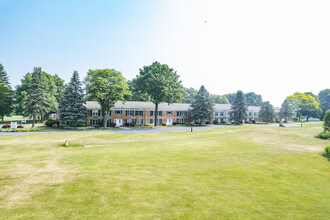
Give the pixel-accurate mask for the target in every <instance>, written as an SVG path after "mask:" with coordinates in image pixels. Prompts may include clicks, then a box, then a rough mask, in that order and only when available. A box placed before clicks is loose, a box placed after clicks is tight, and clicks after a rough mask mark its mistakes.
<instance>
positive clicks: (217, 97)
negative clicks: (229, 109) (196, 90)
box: [211, 95, 229, 104]
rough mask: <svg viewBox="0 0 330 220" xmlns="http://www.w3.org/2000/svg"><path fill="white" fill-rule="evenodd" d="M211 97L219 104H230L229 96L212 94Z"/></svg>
mask: <svg viewBox="0 0 330 220" xmlns="http://www.w3.org/2000/svg"><path fill="white" fill-rule="evenodd" d="M211 99H212V101H213V102H214V103H217V104H229V100H228V98H227V97H226V96H224V95H212V96H211Z"/></svg>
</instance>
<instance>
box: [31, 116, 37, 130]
mask: <svg viewBox="0 0 330 220" xmlns="http://www.w3.org/2000/svg"><path fill="white" fill-rule="evenodd" d="M35 120H36V116H35V115H33V121H32V128H34V123H35Z"/></svg>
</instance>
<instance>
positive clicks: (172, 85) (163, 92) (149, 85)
mask: <svg viewBox="0 0 330 220" xmlns="http://www.w3.org/2000/svg"><path fill="white" fill-rule="evenodd" d="M136 89H137V91H139V93H142V94H143V93H146V94H148V95H149V97H150V100H151V101H152V102H153V103H154V104H155V114H154V115H155V121H154V125H155V126H157V115H158V105H159V104H160V103H162V102H166V103H168V104H172V103H174V102H180V101H181V100H182V98H183V90H184V88H183V86H182V85H181V81H180V80H179V75H177V74H176V71H174V70H173V69H172V68H170V67H168V65H166V64H160V63H159V62H157V61H156V62H154V63H152V64H151V65H150V66H144V67H143V68H142V69H140V75H138V76H137V80H136Z"/></svg>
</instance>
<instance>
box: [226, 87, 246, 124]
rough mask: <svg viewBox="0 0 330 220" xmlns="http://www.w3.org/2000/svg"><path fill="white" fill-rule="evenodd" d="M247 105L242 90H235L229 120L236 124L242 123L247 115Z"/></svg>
mask: <svg viewBox="0 0 330 220" xmlns="http://www.w3.org/2000/svg"><path fill="white" fill-rule="evenodd" d="M247 110H248V105H247V104H246V101H245V97H244V94H243V92H242V91H237V93H236V96H235V99H234V101H233V103H232V104H231V107H230V112H229V115H230V117H229V118H230V120H231V121H234V122H235V123H236V124H242V123H243V121H244V120H245V119H246V117H247Z"/></svg>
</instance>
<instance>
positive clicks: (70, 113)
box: [60, 71, 87, 127]
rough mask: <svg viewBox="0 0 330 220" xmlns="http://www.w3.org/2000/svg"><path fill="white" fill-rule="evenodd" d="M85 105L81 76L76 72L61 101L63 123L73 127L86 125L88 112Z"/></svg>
mask: <svg viewBox="0 0 330 220" xmlns="http://www.w3.org/2000/svg"><path fill="white" fill-rule="evenodd" d="M84 104H86V102H85V101H84V94H83V89H82V88H81V82H80V80H79V74H78V72H77V71H74V72H73V75H72V78H71V80H70V82H69V84H68V85H67V87H66V89H65V92H64V94H63V96H62V98H61V100H60V109H61V113H60V120H61V122H62V123H63V124H67V125H70V126H73V127H77V126H79V125H84V124H85V123H86V112H87V109H86V107H85V106H84Z"/></svg>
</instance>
